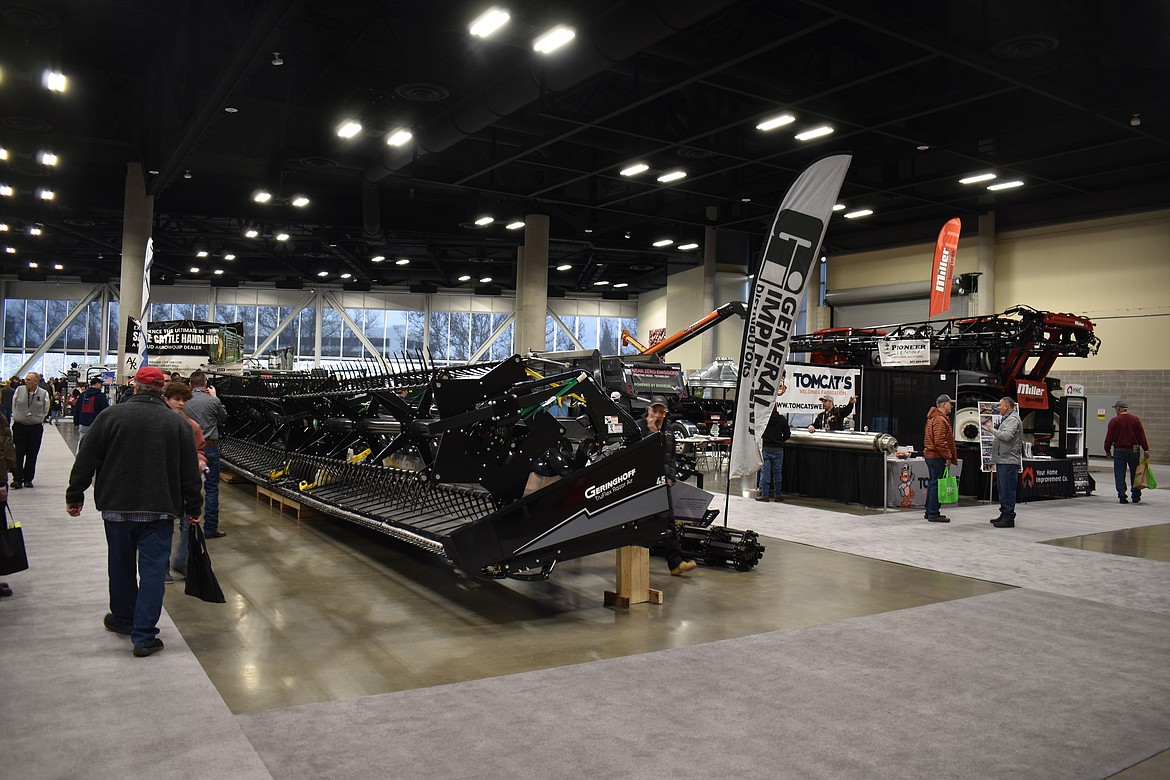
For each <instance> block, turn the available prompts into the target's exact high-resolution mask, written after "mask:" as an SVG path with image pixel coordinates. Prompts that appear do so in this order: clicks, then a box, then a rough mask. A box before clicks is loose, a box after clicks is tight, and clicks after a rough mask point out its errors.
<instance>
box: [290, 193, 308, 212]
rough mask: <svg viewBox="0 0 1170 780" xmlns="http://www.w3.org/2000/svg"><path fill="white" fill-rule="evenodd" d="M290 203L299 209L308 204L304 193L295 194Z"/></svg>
mask: <svg viewBox="0 0 1170 780" xmlns="http://www.w3.org/2000/svg"><path fill="white" fill-rule="evenodd" d="M292 204H293V205H294V206H296V207H297V208H298V209H301V208H304V207H305V206H308V205H309V199H308V198H306V197H305V196H304V195H297V196H296V197H295V198H293V199H292Z"/></svg>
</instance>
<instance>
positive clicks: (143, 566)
mask: <svg viewBox="0 0 1170 780" xmlns="http://www.w3.org/2000/svg"><path fill="white" fill-rule="evenodd" d="M174 528H175V523H174V521H173V520H171V519H167V520H155V521H154V522H151V523H127V522H119V523H113V522H110V521H108V520H107V521H106V544H107V545H108V546H109V559H108V561H109V562H108V566H109V573H110V613H111V614H112V615H113V616H114V621H115V622H117V623H118V624H119V625H123V626H132V627H133V628H132V630H131V632H130V638H131V639H133V640H134V644H136V645H148V644H150V642H151V640H153V639H154V638H155V637H156V636H158V618H159V615H161V614H162V606H163V592H164V589H165V587H166V586H165V585H164V583H163V580H164V578H165V577H166V574H167V563H168V561H169V560H170V556H171V535H172V534H173V533H174Z"/></svg>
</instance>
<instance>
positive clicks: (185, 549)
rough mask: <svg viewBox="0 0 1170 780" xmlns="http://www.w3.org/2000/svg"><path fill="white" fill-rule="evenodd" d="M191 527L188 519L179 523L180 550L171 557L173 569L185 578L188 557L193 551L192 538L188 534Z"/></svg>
mask: <svg viewBox="0 0 1170 780" xmlns="http://www.w3.org/2000/svg"><path fill="white" fill-rule="evenodd" d="M189 526H190V523H188V522H187V518H186V517H184V518H183V519H182V520H180V521H179V549H177V550H175V554H174V555H172V556H171V568H172V569H174V570H175V571H177V572H178V573H179V574H182V575H183V576H184V577H186V576H187V556H188V555H189V554H190V550H191V537H190V536H189V535H188V532H187V528H188V527H189Z"/></svg>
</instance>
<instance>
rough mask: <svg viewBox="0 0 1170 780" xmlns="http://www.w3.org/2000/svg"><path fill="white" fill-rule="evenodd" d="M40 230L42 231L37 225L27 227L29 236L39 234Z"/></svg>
mask: <svg viewBox="0 0 1170 780" xmlns="http://www.w3.org/2000/svg"><path fill="white" fill-rule="evenodd" d="M41 232H42V231H41V229H40V228H39V227H30V228H29V229H28V234H29V235H30V236H39V235H40V234H41Z"/></svg>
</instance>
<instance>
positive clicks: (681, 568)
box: [670, 561, 699, 577]
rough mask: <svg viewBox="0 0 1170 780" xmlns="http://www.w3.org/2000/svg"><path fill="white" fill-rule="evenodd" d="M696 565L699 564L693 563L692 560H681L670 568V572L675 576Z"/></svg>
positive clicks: (694, 567)
mask: <svg viewBox="0 0 1170 780" xmlns="http://www.w3.org/2000/svg"><path fill="white" fill-rule="evenodd" d="M698 566H699V564H697V563H695V562H694V561H683V562H682V563H680V564H679V565H678V566H675V567H674V568H673V569H671V570H670V573H671V575H672V576H674V577H677V576H678V575H680V574H683V573H684V572H688V571H690V570H691V569H696V568H698Z"/></svg>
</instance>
